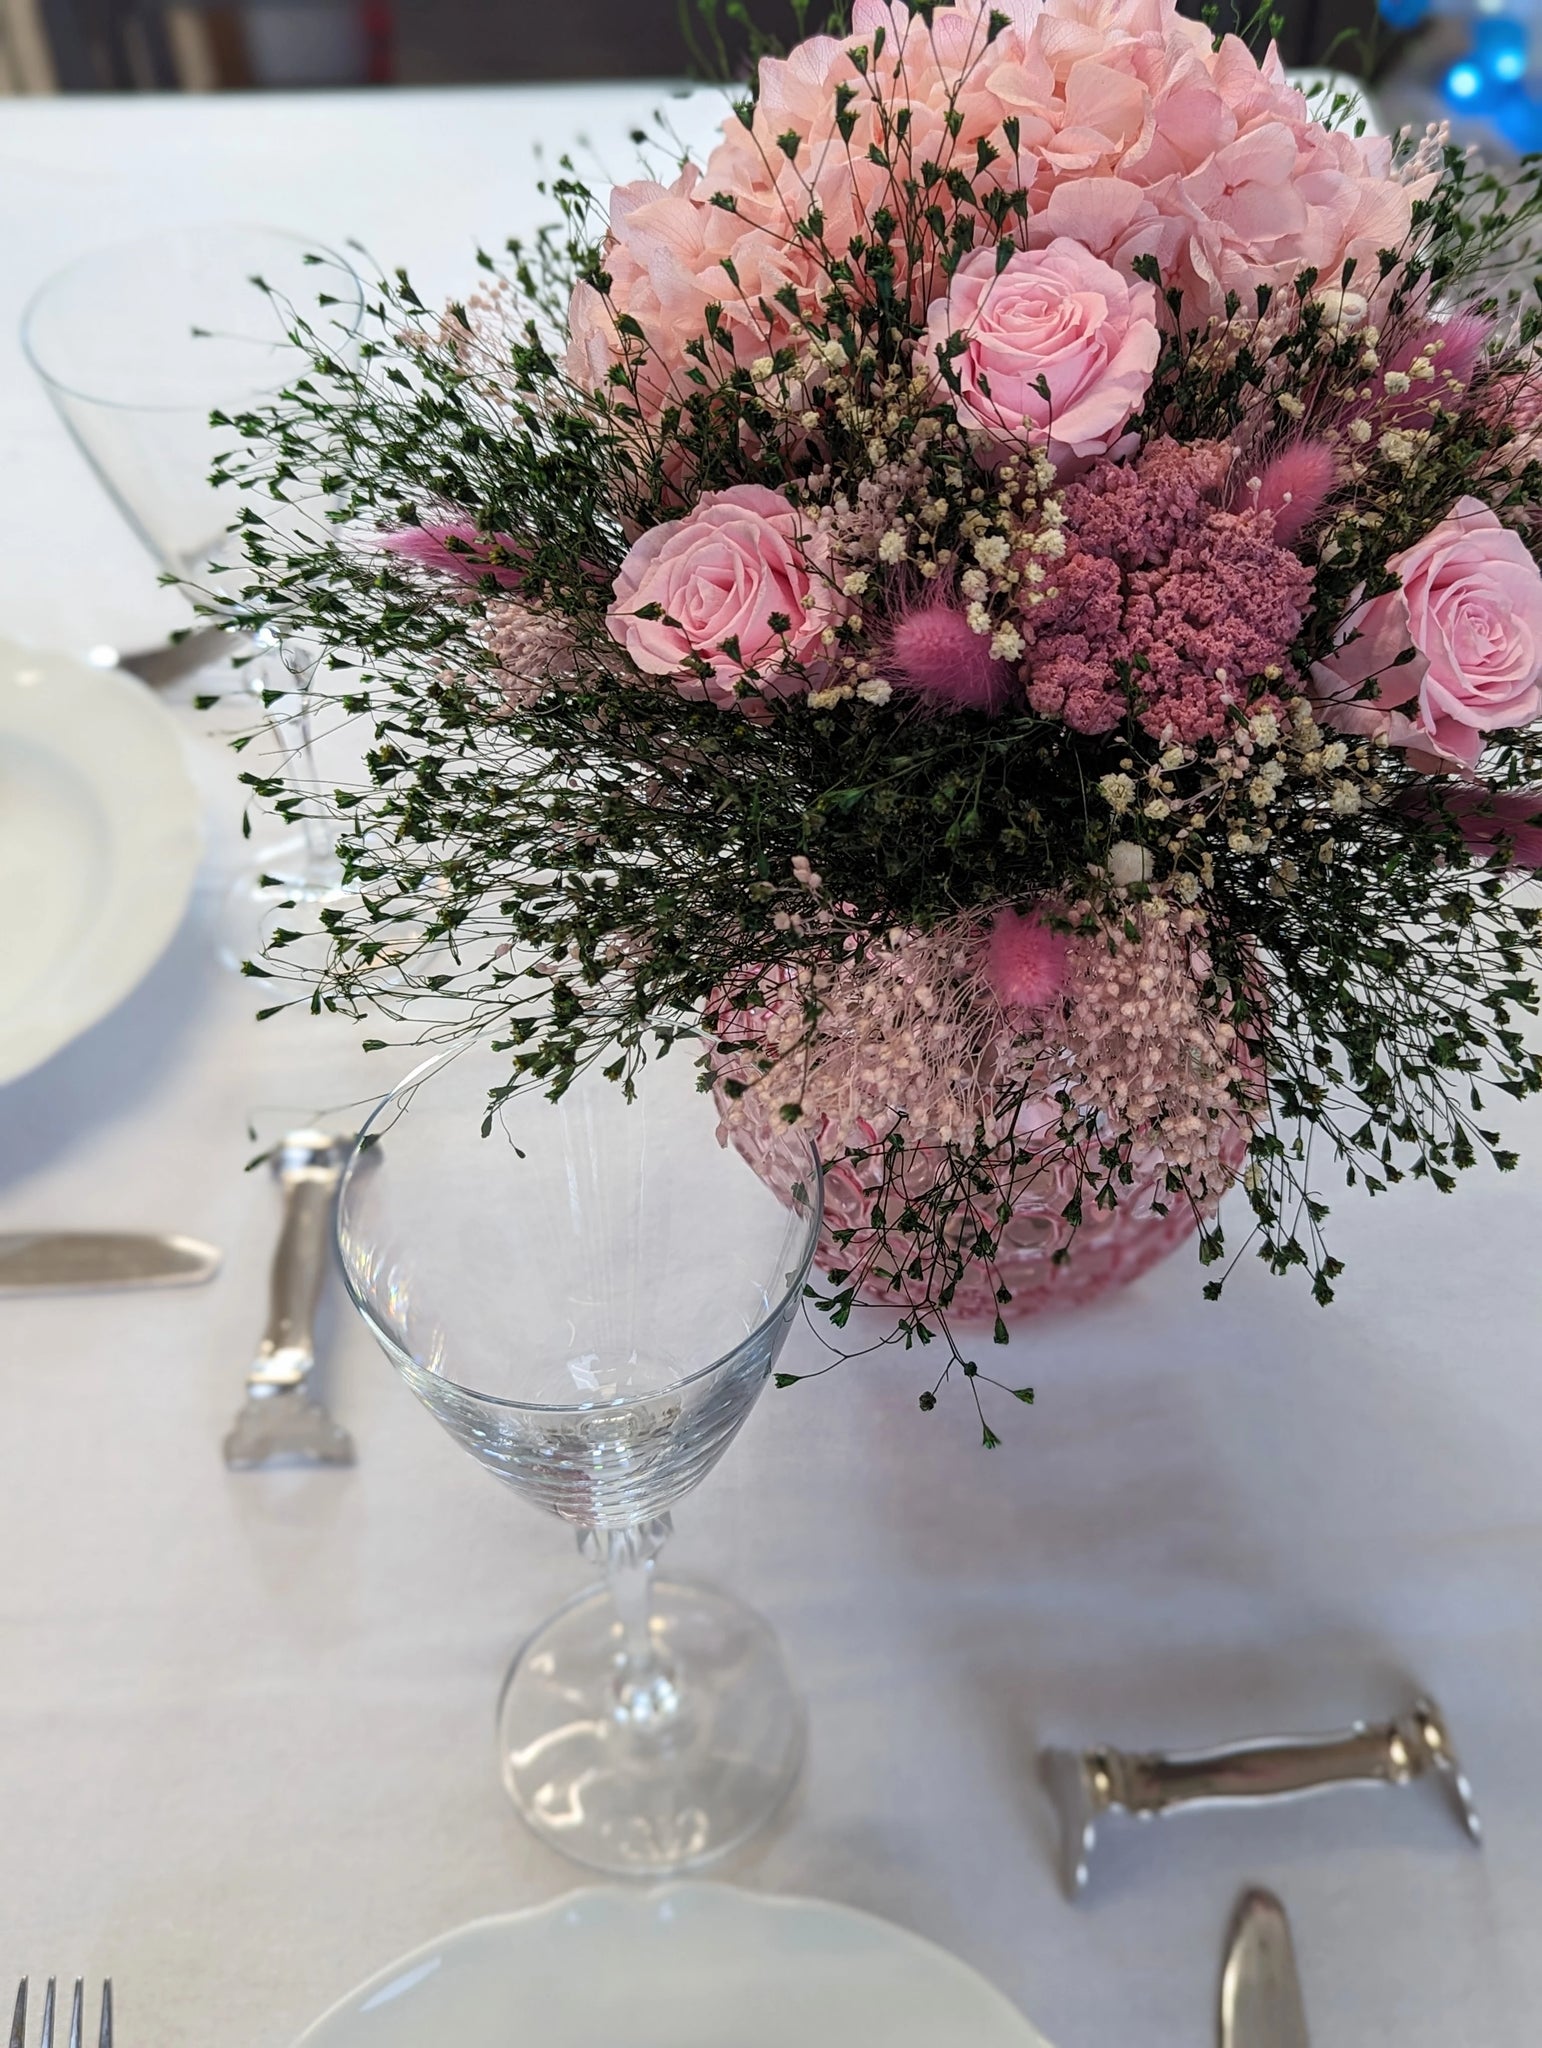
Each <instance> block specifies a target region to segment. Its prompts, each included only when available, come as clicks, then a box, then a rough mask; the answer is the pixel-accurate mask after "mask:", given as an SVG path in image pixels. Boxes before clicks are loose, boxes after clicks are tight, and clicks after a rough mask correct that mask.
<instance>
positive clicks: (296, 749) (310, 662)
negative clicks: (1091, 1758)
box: [279, 640, 335, 873]
mask: <svg viewBox="0 0 1542 2048" xmlns="http://www.w3.org/2000/svg"><path fill="white" fill-rule="evenodd" d="M279 658H280V660H281V662H282V664H283V666H284V668H285V669H287V671H288V673H289V679H290V682H291V684H292V685H293V688H294V706H295V708H294V710H293V711H292V712H290V713H289V714H288V716H287V717H286V718H285V719H284V721H283V731H282V734H281V738H282V739H283V741H284V743H285V745H286V751H287V753H288V757H289V766H288V774H289V778H290V780H291V781H292V782H295V783H297V784H298V785H299V787H300V788H301V789H302V790H303V791H304V792H305V797H306V803H305V810H304V812H303V814H302V816H301V819H300V830H301V833H302V834H303V836H304V839H305V860H306V865H307V867H308V868H310V869H311V871H312V872H313V873H319V872H320V871H321V870H322V869H324V868H326V867H328V866H329V865H331V864H332V862H333V860H334V858H335V855H334V851H333V846H332V838H331V834H330V833H329V832H328V830H327V827H326V825H325V823H324V822H323V820H322V819H320V818H319V817H317V815H316V813H315V810H314V808H313V805H314V802H315V795H316V791H317V790H318V788H319V787H320V784H321V778H320V775H319V773H318V770H317V767H316V750H315V746H314V744H313V734H312V724H311V704H312V698H311V679H312V677H313V676H314V675H315V673H316V669H317V665H318V662H319V660H320V657H319V656H318V655H316V654H314V653H313V652H312V651H311V650H310V649H309V648H308V647H306V646H304V645H303V644H302V643H301V642H299V641H295V640H289V641H286V642H285V643H284V647H283V649H282V652H281V654H280V657H279Z"/></svg>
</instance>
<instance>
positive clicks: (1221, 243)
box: [568, 0, 1433, 411]
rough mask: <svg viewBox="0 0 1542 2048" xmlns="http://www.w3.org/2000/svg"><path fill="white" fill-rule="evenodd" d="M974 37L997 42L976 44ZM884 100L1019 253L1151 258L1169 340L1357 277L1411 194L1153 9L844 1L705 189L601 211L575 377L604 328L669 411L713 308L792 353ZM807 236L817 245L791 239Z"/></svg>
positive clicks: (916, 151) (1167, 8)
mask: <svg viewBox="0 0 1542 2048" xmlns="http://www.w3.org/2000/svg"><path fill="white" fill-rule="evenodd" d="M993 16H998V17H1000V18H1002V19H1004V20H1005V24H1006V25H1005V27H1004V28H998V31H997V32H996V33H995V34H992V32H991V29H992V17H993ZM880 30H882V32H883V36H884V39H885V41H884V48H883V51H882V54H881V55H880V56H877V57H875V56H874V54H873V53H874V50H875V48H876V45H877V38H878V33H879V31H880ZM842 91H844V92H845V93H846V94H847V95H849V99H848V102H847V104H846V105H845V107H844V108H842V106H841V104H840V103H839V101H838V98H837V95H838V93H841V92H842ZM880 102H882V103H883V105H886V106H887V107H888V108H889V109H890V111H891V112H892V111H894V110H896V109H897V108H899V107H900V106H904V107H906V108H908V110H909V115H908V118H909V124H910V125H909V131H908V134H907V137H906V143H905V148H906V156H907V158H908V160H909V161H910V162H911V163H913V164H914V165H917V166H920V165H922V164H924V163H925V162H927V161H928V160H932V161H935V162H936V163H938V164H942V165H948V164H955V165H960V166H962V165H970V166H971V167H972V166H973V164H974V163H975V161H976V148H977V145H978V144H980V143H982V142H985V143H988V144H989V145H990V146H991V148H992V149H994V150H995V151H996V152H997V155H996V160H995V162H994V164H992V165H988V166H987V167H986V168H985V169H984V170H982V171H980V172H979V173H977V174H976V181H977V184H979V185H984V186H989V185H990V184H991V183H992V182H993V181H994V183H995V184H996V185H997V186H999V187H1010V188H1013V189H1016V188H1017V187H1018V186H1022V187H1023V188H1024V189H1025V190H1026V194H1027V217H1026V219H1025V220H1024V221H1023V222H1022V223H1021V224H1020V226H1019V228H1018V231H1017V232H1018V236H1019V239H1020V240H1021V241H1022V242H1024V243H1025V244H1026V245H1027V246H1030V247H1036V248H1037V247H1045V246H1047V245H1049V244H1050V243H1052V242H1054V241H1056V240H1057V239H1059V238H1068V239H1069V240H1070V241H1072V242H1074V243H1076V244H1077V245H1078V246H1080V247H1081V248H1083V249H1084V250H1086V251H1087V252H1089V253H1090V254H1091V255H1093V256H1096V257H1099V258H1102V259H1104V260H1105V261H1107V262H1108V263H1110V264H1112V265H1113V266H1114V267H1115V268H1116V269H1118V270H1119V271H1120V272H1121V273H1122V274H1124V275H1126V276H1129V275H1130V274H1131V265H1132V263H1133V262H1134V260H1135V259H1136V258H1137V257H1139V256H1142V255H1152V256H1155V257H1156V258H1157V261H1158V263H1159V264H1160V265H1161V268H1162V271H1163V275H1164V280H1165V281H1166V282H1168V283H1171V284H1176V285H1177V286H1179V287H1180V288H1181V289H1182V290H1183V292H1184V295H1185V304H1184V319H1185V322H1186V323H1188V322H1190V321H1198V320H1203V319H1204V318H1206V317H1207V316H1209V315H1212V314H1216V313H1219V312H1220V311H1221V309H1222V306H1223V304H1224V301H1225V298H1226V295H1227V293H1228V292H1229V291H1236V292H1237V293H1238V294H1239V295H1240V296H1241V297H1242V298H1243V300H1244V303H1246V304H1249V305H1251V303H1252V296H1253V292H1254V289H1255V287H1256V286H1257V285H1259V284H1272V285H1275V286H1279V287H1284V286H1288V285H1290V284H1291V283H1293V282H1294V280H1295V278H1296V277H1297V276H1298V275H1299V274H1300V272H1301V271H1302V270H1303V269H1305V268H1306V267H1307V266H1309V265H1310V266H1315V267H1316V268H1317V270H1318V271H1319V272H1320V273H1321V274H1322V275H1323V276H1325V277H1331V276H1336V275H1337V274H1338V272H1339V271H1340V270H1341V268H1342V266H1343V264H1344V262H1345V261H1346V260H1347V259H1351V258H1352V259H1354V260H1355V261H1356V262H1357V263H1358V264H1359V265H1360V268H1361V272H1362V274H1363V275H1365V274H1371V273H1373V272H1374V268H1375V261H1376V257H1377V254H1378V252H1379V251H1380V250H1382V249H1387V248H1391V249H1396V248H1399V247H1401V246H1402V245H1403V244H1404V242H1405V241H1406V240H1407V238H1408V234H1409V231H1410V226H1411V209H1412V206H1413V203H1414V201H1415V199H1416V198H1418V197H1419V196H1421V193H1422V191H1423V189H1424V186H1423V185H1421V184H1420V183H1419V182H1418V181H1417V180H1416V181H1413V182H1409V181H1406V180H1401V179H1398V178H1395V177H1393V176H1392V175H1391V172H1392V151H1391V144H1390V143H1389V142H1387V141H1385V140H1380V139H1371V138H1359V137H1356V136H1354V135H1351V134H1349V133H1347V132H1346V131H1344V130H1332V131H1330V130H1329V129H1327V128H1326V127H1324V126H1323V125H1322V124H1321V123H1320V122H1318V121H1314V120H1313V119H1312V118H1311V115H1310V113H1309V111H1308V107H1307V102H1306V100H1305V99H1304V97H1303V96H1302V94H1301V93H1300V92H1298V91H1297V90H1295V88H1293V87H1292V86H1291V85H1290V84H1289V82H1288V80H1287V79H1286V77H1285V73H1284V70H1283V68H1282V66H1281V64H1280V61H1279V58H1278V55H1277V54H1276V53H1275V52H1274V51H1272V50H1271V51H1270V53H1269V55H1268V56H1267V58H1266V59H1265V60H1264V62H1263V63H1262V64H1260V63H1259V62H1258V61H1257V60H1256V59H1255V58H1254V57H1253V56H1252V54H1251V53H1250V52H1249V51H1248V49H1247V47H1246V45H1245V44H1243V43H1242V42H1241V41H1240V40H1239V39H1238V38H1237V37H1235V36H1226V37H1223V38H1222V39H1221V41H1220V43H1219V45H1217V44H1216V43H1215V42H1214V41H1213V39H1212V37H1211V34H1210V32H1209V31H1208V30H1207V29H1205V28H1204V27H1202V26H1201V24H1200V23H1198V22H1196V21H1190V20H1187V19H1185V18H1184V17H1183V16H1181V15H1179V14H1178V13H1177V12H1176V10H1175V8H1174V6H1173V5H1172V4H1171V0H1043V4H1042V5H1041V4H1038V0H958V4H956V5H953V6H945V7H939V8H937V9H936V10H935V12H934V13H933V14H932V15H931V16H930V18H929V19H928V18H926V17H923V16H922V15H920V14H912V13H911V12H910V11H909V9H908V8H906V7H905V6H903V5H901V4H899V0H892V4H891V0H856V4H855V6H854V7H853V10H852V27H851V31H850V33H849V34H848V35H847V36H844V37H835V36H814V37H810V38H809V39H808V40H807V41H806V42H804V43H801V44H800V45H799V46H798V47H797V48H796V49H794V50H793V51H792V52H791V53H790V55H788V56H787V57H786V58H766V59H764V60H763V61H762V64H761V67H760V81H759V95H758V99H757V103H756V106H755V109H754V112H753V114H752V116H751V118H750V121H749V124H748V125H747V126H746V124H745V123H744V122H742V121H741V120H739V118H738V117H737V115H735V116H732V117H730V118H729V119H728V120H727V121H726V122H725V123H724V127H723V133H722V140H721V141H720V142H719V143H718V144H717V146H716V148H715V149H714V150H713V151H712V153H711V155H710V157H709V158H708V161H707V165H706V168H705V171H704V172H703V171H702V170H700V169H699V168H698V167H697V166H695V165H694V164H687V165H686V166H685V168H684V169H683V170H682V171H681V173H680V175H679V176H678V177H677V178H676V179H675V181H674V183H673V184H671V185H669V186H667V187H666V186H664V185H660V184H655V183H652V182H649V181H643V182H639V183H636V184H632V185H625V186H622V187H620V188H618V190H617V191H616V192H615V193H614V194H613V196H612V201H611V242H610V246H609V248H608V250H607V254H606V264H607V268H608V270H609V273H610V275H611V278H612V284H611V292H610V298H611V303H610V305H609V306H607V305H606V303H605V301H604V300H603V299H602V298H601V297H600V296H599V294H598V293H596V292H595V291H594V289H593V288H592V287H591V286H589V285H580V286H579V288H578V290H577V292H576V293H575V295H574V299H573V306H572V313H571V334H572V343H571V348H570V352H569V358H568V362H569V368H570V370H571V372H572V374H573V375H574V377H575V378H576V379H577V380H578V381H580V382H581V383H583V384H585V385H586V386H587V387H589V388H591V389H592V388H594V387H595V386H597V385H599V384H600V383H602V382H603V381H604V379H605V377H606V375H607V373H608V371H609V369H610V367H611V365H612V364H613V363H614V362H615V361H616V360H617V359H618V357H619V355H620V354H621V352H622V351H621V346H620V343H619V341H618V337H617V334H616V330H615V326H614V315H615V314H618V313H619V314H625V315H630V316H631V317H632V318H634V319H635V320H636V321H637V322H638V323H639V325H640V326H641V328H642V330H643V332H644V333H645V335H646V336H647V339H648V343H649V345H650V347H651V349H652V351H653V352H654V354H655V356H656V358H657V360H656V361H655V362H653V363H651V364H650V365H649V366H648V367H647V368H646V370H645V371H644V373H643V375H642V380H641V389H640V392H639V396H640V398H641V400H642V403H643V406H644V409H645V410H651V411H656V410H657V409H658V408H659V407H661V406H662V405H663V404H665V403H666V402H667V401H668V399H669V397H670V395H671V393H673V394H674V395H675V396H677V397H678V396H682V395H684V392H685V389H686V387H685V385H684V383H683V381H682V380H683V378H684V375H685V371H686V368H687V363H688V359H687V357H686V356H685V353H684V351H685V346H686V344H687V343H688V342H690V341H692V340H694V339H697V338H699V337H700V336H701V335H702V334H703V333H704V331H705V325H706V320H705V313H706V307H707V305H708V304H709V303H712V302H718V303H721V305H722V307H723V319H724V322H725V324H726V325H727V326H728V327H729V328H730V330H731V331H732V332H734V334H735V338H736V346H737V343H738V339H739V337H740V336H742V337H743V340H744V342H745V343H746V344H749V346H750V350H751V353H752V354H759V353H762V352H764V351H765V350H766V349H768V348H774V347H775V346H776V345H778V344H779V343H780V342H782V341H784V340H792V341H793V342H794V343H797V342H798V341H799V340H800V339H801V322H800V320H799V319H797V318H795V317H793V316H792V315H791V314H790V313H789V311H788V310H787V308H786V307H785V306H783V305H782V304H781V303H780V302H779V301H778V299H777V296H776V295H777V293H778V292H779V291H784V290H785V289H786V288H787V287H789V286H790V287H791V290H792V292H793V294H794V295H795V297H796V301H797V303H798V305H799V307H800V308H801V309H802V310H803V311H804V312H814V311H815V310H816V309H817V306H818V302H819V298H820V295H821V293H822V291H823V289H824V288H825V286H826V284H827V278H826V277H825V274H824V267H825V264H826V262H827V261H829V260H844V259H845V258H846V257H847V254H848V251H849V248H850V244H851V242H852V239H853V237H855V236H858V235H861V236H868V235H870V232H871V223H872V220H873V216H874V214H875V213H876V212H877V211H878V209H879V208H880V207H881V206H884V205H891V206H892V202H893V200H894V198H895V194H894V192H893V190H892V183H893V178H894V172H893V170H891V169H890V168H888V167H887V166H886V164H885V163H884V161H883V160H882V159H883V115H882V109H881V106H880ZM1009 119H1010V120H1011V121H1012V122H1014V123H1015V124H1016V133H1017V137H1018V143H1017V147H1016V149H1015V150H1014V149H1011V148H1009V147H1006V146H1005V145H1004V130H1003V123H1005V122H1006V121H1007V120H1009ZM843 123H844V124H849V125H850V128H851V132H850V135H849V137H848V136H847V135H845V134H843V132H842V126H843ZM875 151H876V153H877V154H876V157H875V154H874V152H875ZM1429 182H1431V183H1432V182H1433V174H1432V177H1431V179H1430V181H1429ZM719 196H720V197H722V198H724V199H726V200H727V201H728V202H729V205H727V206H720V205H716V204H714V199H715V198H716V197H719ZM935 199H936V202H937V203H938V204H939V205H941V206H942V207H943V208H944V212H945V214H946V212H947V211H948V210H950V209H952V208H954V207H955V206H956V205H957V203H958V202H957V201H956V200H955V199H954V198H953V197H952V196H951V195H950V194H949V192H948V191H947V189H946V187H945V186H938V187H937V188H936V192H935ZM816 216H817V218H818V219H819V221H820V222H821V223H822V225H821V227H820V229H819V233H818V236H817V240H815V239H811V238H810V236H809V234H808V233H807V232H806V224H807V223H808V222H809V221H810V220H811V218H814V217H816ZM945 238H946V237H945V235H944V238H943V239H945ZM725 262H726V263H727V264H729V265H731V266H732V269H731V271H730V270H728V269H725V267H724V266H725ZM938 269H939V262H938V260H937V259H936V258H934V259H931V260H922V261H921V262H919V263H915V264H913V265H912V264H908V263H906V262H905V261H904V260H903V255H902V260H901V264H900V276H899V280H898V282H899V288H900V290H901V292H902V294H905V295H908V300H909V310H910V313H911V316H912V318H914V319H916V320H917V321H918V322H919V321H920V320H922V319H924V316H925V313H926V309H927V306H928V304H929V303H930V300H931V299H932V297H934V296H935V293H934V290H933V286H934V284H935V280H936V278H937V275H938ZM740 359H741V360H747V359H748V358H747V357H745V356H744V355H743V353H742V351H741V352H740Z"/></svg>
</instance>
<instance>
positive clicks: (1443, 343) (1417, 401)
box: [1375, 313, 1495, 432]
mask: <svg viewBox="0 0 1542 2048" xmlns="http://www.w3.org/2000/svg"><path fill="white" fill-rule="evenodd" d="M1494 325H1495V323H1494V322H1493V320H1491V319H1490V318H1489V317H1488V315H1487V314H1485V313H1453V314H1452V316H1451V318H1450V319H1449V320H1427V321H1423V322H1421V323H1420V325H1419V326H1418V327H1417V328H1415V329H1414V331H1413V333H1412V334H1410V335H1408V336H1407V337H1406V338H1405V339H1404V340H1402V341H1400V342H1399V343H1398V345H1397V347H1396V348H1395V349H1393V350H1392V352H1391V353H1390V354H1389V355H1388V357H1387V358H1386V360H1385V361H1384V362H1383V364H1382V370H1381V376H1380V378H1379V379H1378V382H1377V391H1378V396H1377V400H1376V405H1375V411H1376V413H1377V416H1378V418H1379V420H1380V421H1381V423H1382V424H1383V425H1390V426H1394V427H1402V428H1403V429H1404V431H1405V432H1406V431H1407V430H1409V429H1418V428H1420V427H1427V426H1428V425H1429V423H1430V421H1431V420H1432V419H1433V418H1434V417H1435V408H1436V406H1437V405H1438V406H1440V407H1442V408H1443V409H1444V410H1445V411H1446V412H1457V411H1459V410H1460V408H1461V405H1462V401H1463V400H1464V399H1465V397H1466V396H1467V388H1468V386H1469V385H1470V384H1471V383H1472V380H1473V375H1474V373H1475V372H1476V370H1477V367H1478V358H1479V357H1480V356H1481V355H1482V353H1483V351H1484V349H1485V348H1487V346H1488V344H1489V342H1490V340H1491V339H1492V338H1493V334H1494ZM1421 357H1423V358H1426V359H1427V360H1428V362H1429V364H1430V366H1431V369H1432V370H1433V372H1434V374H1433V376H1426V375H1420V376H1419V377H1418V378H1416V379H1414V380H1413V381H1411V382H1410V384H1409V387H1408V389H1407V390H1406V391H1405V392H1402V393H1401V394H1400V395H1396V396H1394V395H1392V394H1389V393H1388V391H1387V388H1386V382H1387V378H1388V377H1389V376H1390V375H1392V374H1394V373H1398V372H1400V373H1401V374H1402V375H1403V376H1405V377H1407V376H1409V375H1410V373H1411V372H1412V370H1413V367H1414V364H1415V363H1417V362H1418V361H1419V360H1420V358H1421Z"/></svg>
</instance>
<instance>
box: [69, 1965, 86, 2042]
mask: <svg viewBox="0 0 1542 2048" xmlns="http://www.w3.org/2000/svg"><path fill="white" fill-rule="evenodd" d="M85 2003H86V1986H85V1982H84V1980H83V1979H82V1978H80V1977H77V1978H76V1979H75V1996H74V1997H73V1998H72V1999H71V2000H70V2048H80V2030H81V2027H82V2026H83V2025H84V2023H85V2021H84V2014H85Z"/></svg>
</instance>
